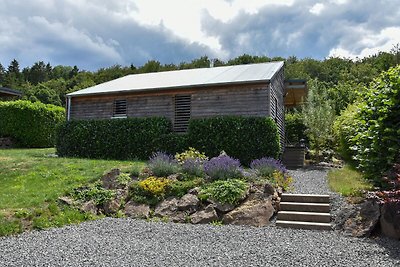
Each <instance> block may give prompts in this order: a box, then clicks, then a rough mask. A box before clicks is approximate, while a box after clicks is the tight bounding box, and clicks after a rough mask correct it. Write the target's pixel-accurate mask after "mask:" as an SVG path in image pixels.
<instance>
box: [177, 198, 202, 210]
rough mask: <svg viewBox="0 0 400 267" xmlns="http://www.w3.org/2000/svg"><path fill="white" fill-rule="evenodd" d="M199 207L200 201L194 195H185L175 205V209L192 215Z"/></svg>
mask: <svg viewBox="0 0 400 267" xmlns="http://www.w3.org/2000/svg"><path fill="white" fill-rule="evenodd" d="M199 205H200V200H199V198H198V197H197V196H196V195H193V194H186V195H184V196H183V197H182V198H181V199H180V200H179V201H178V203H177V208H178V210H180V211H185V212H187V213H189V214H192V213H194V212H196V211H197V209H198V207H199Z"/></svg>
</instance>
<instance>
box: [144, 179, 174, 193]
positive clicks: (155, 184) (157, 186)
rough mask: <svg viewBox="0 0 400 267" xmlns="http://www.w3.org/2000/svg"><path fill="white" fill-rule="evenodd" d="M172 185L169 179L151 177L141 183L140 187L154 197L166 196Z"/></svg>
mask: <svg viewBox="0 0 400 267" xmlns="http://www.w3.org/2000/svg"><path fill="white" fill-rule="evenodd" d="M171 183H172V181H171V180H169V179H167V178H158V177H149V178H147V179H145V180H143V181H140V182H139V186H140V187H141V188H142V189H143V190H144V191H146V192H148V193H149V194H151V195H153V196H164V194H165V192H166V191H167V187H168V186H169V185H170V184H171Z"/></svg>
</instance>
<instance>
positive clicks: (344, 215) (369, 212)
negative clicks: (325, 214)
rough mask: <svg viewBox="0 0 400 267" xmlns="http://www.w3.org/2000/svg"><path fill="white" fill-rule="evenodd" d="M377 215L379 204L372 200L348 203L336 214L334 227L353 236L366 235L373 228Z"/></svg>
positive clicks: (377, 218)
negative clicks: (354, 203)
mask: <svg viewBox="0 0 400 267" xmlns="http://www.w3.org/2000/svg"><path fill="white" fill-rule="evenodd" d="M379 216H380V208H379V204H378V203H377V202H376V201H374V200H367V201H365V202H363V203H361V204H358V205H354V206H351V205H348V206H346V207H344V208H343V209H342V210H341V211H340V212H339V213H338V215H337V216H336V219H335V227H334V228H335V229H336V230H343V231H344V233H346V234H348V235H351V236H354V237H367V236H369V235H370V234H371V233H372V231H373V230H374V229H375V227H376V225H377V223H378V221H379Z"/></svg>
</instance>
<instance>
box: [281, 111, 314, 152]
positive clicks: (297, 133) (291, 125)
mask: <svg viewBox="0 0 400 267" xmlns="http://www.w3.org/2000/svg"><path fill="white" fill-rule="evenodd" d="M306 130H307V127H306V125H305V124H304V120H303V116H302V114H301V113H300V112H292V113H286V114H285V138H286V143H287V144H290V145H299V144H300V143H301V140H304V142H306V143H307V139H308V138H307V134H306Z"/></svg>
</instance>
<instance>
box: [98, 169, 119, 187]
mask: <svg viewBox="0 0 400 267" xmlns="http://www.w3.org/2000/svg"><path fill="white" fill-rule="evenodd" d="M120 173H121V170H120V169H112V170H111V171H110V172H108V173H107V174H106V175H104V176H103V177H101V181H102V183H103V187H104V188H105V189H118V188H121V185H120V184H119V183H118V182H117V177H118V176H119V175H120Z"/></svg>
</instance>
